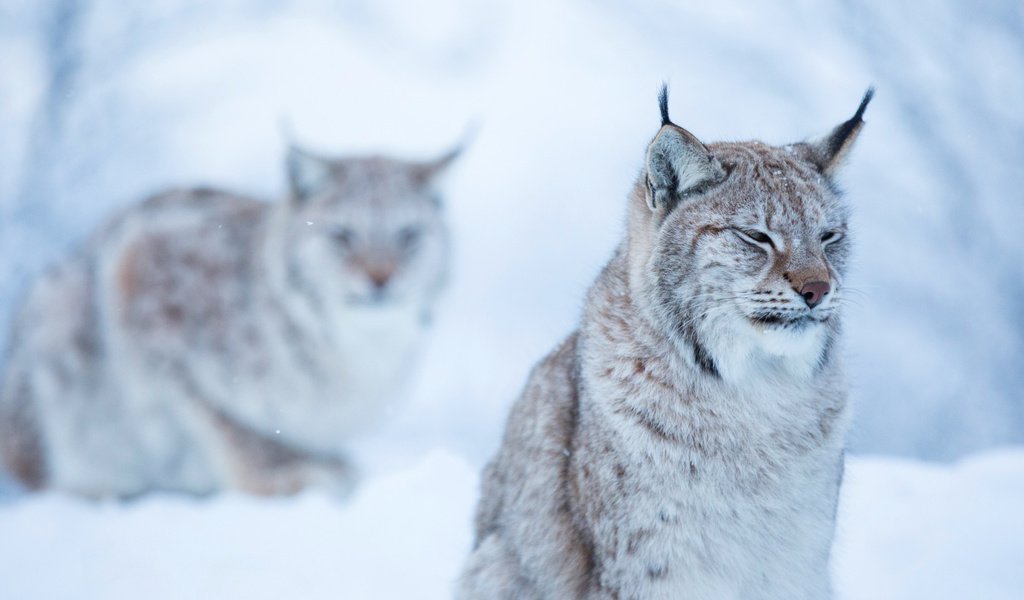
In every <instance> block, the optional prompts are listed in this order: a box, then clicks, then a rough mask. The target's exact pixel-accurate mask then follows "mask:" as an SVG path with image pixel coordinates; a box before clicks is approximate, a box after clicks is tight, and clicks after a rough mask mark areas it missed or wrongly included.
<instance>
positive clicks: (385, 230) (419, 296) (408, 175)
mask: <svg viewBox="0 0 1024 600" xmlns="http://www.w3.org/2000/svg"><path fill="white" fill-rule="evenodd" d="M458 154H459V149H455V150H453V151H451V152H449V153H447V154H445V155H444V156H442V157H440V158H438V159H436V160H433V161H428V162H411V161H403V160H396V159H392V158H385V157H378V156H373V157H363V158H342V159H332V158H325V157H322V156H317V155H314V154H312V153H310V152H307V151H305V150H302V149H299V148H296V147H294V146H293V147H292V148H291V149H290V150H289V152H288V157H287V168H288V176H289V182H290V187H291V197H290V201H289V204H288V207H287V210H288V218H287V221H288V242H287V245H286V248H287V249H286V252H287V253H288V257H287V261H288V263H287V271H288V273H287V277H288V280H289V284H290V285H292V286H298V287H300V288H302V289H303V291H304V292H305V293H308V294H310V295H313V296H316V301H317V302H318V303H319V304H322V305H325V306H339V305H348V306H359V307H367V308H369V307H383V306H389V305H394V304H402V303H407V302H410V301H412V302H415V301H422V300H424V299H426V300H429V299H431V298H432V297H433V296H434V295H435V293H436V292H437V291H438V290H439V289H440V287H441V285H442V283H443V280H444V277H445V274H446V268H447V262H448V242H449V240H448V232H447V229H446V227H445V223H444V220H443V214H442V212H443V211H442V203H441V199H440V195H439V193H438V190H437V183H438V178H439V177H440V175H441V174H442V173H443V172H444V171H445V170H446V169H447V167H448V166H449V165H450V164H451V163H452V162H453V161H454V160H455V158H456V157H457V156H458Z"/></svg>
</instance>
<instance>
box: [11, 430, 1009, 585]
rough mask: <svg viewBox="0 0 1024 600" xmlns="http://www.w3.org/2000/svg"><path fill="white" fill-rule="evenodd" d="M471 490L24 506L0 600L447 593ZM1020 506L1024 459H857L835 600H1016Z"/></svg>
mask: <svg viewBox="0 0 1024 600" xmlns="http://www.w3.org/2000/svg"><path fill="white" fill-rule="evenodd" d="M476 480H477V469H476V467H474V466H471V465H470V464H469V463H468V462H467V461H466V460H465V459H463V458H461V457H460V456H458V455H457V454H454V453H451V452H446V451H441V450H438V451H434V452H431V453H429V454H428V455H426V456H424V457H422V458H420V459H418V460H415V461H413V462H412V463H411V464H409V465H408V466H406V467H405V468H402V469H399V470H397V471H394V472H392V473H391V474H388V475H384V476H381V477H378V478H375V479H373V480H371V481H369V482H368V483H367V485H366V486H365V487H363V488H362V489H361V490H360V491H359V492H358V493H357V495H356V497H355V498H354V499H353V500H352V501H351V503H350V504H346V505H342V504H339V503H338V502H336V501H334V500H333V499H331V498H327V497H324V496H321V495H318V494H313V493H309V494H305V495H303V496H301V497H298V498H294V499H283V500H271V501H267V500H255V499H251V498H245V497H234V496H225V497H220V498H217V499H214V500H211V501H207V502H200V503H196V502H194V501H191V500H186V499H181V498H174V497H156V498H150V499H147V500H143V501H140V502H137V503H134V504H130V505H126V506H120V505H105V506H101V507H96V506H94V505H91V504H83V503H81V502H79V501H77V500H73V499H68V498H65V497H60V496H55V495H48V496H45V497H41V498H36V499H33V500H32V501H29V502H19V503H16V504H14V505H12V506H8V507H6V508H5V509H4V510H0V540H2V543H0V598H5V599H8V598H10V599H38V600H46V599H55V600H56V599H61V600H63V599H66V598H80V599H83V600H91V599H103V600H115V599H125V600H133V599H136V598H147V599H150V600H161V599H164V598H166V599H181V598H217V599H225V600H231V599H236V598H237V599H245V600H257V599H261V598H267V599H280V598H302V599H308V600H313V599H318V598H325V599H326V598H331V599H338V598H345V599H352V600H361V599H368V600H377V599H392V598H394V599H412V598H416V599H425V600H426V599H432V598H437V599H442V598H449V597H450V593H451V584H452V580H453V578H454V577H456V574H457V572H458V569H459V566H460V564H461V561H462V560H463V558H464V556H465V553H466V552H467V550H468V547H469V544H470V543H471V532H470V518H471V514H472V505H473V502H474V497H475V494H476ZM1022 506H1024V449H1012V450H1005V451H995V452H991V453H988V454H984V455H979V456H975V457H972V458H970V459H967V460H964V461H961V462H959V463H957V464H954V465H948V466H938V465H935V464H929V463H923V462H913V461H908V460H898V459H883V458H860V457H857V458H852V459H850V461H849V466H848V471H847V481H846V485H845V488H844V494H843V499H842V502H841V504H840V519H839V538H838V541H837V544H836V548H835V551H834V558H835V560H834V573H835V577H836V587H837V598H838V599H839V600H888V599H892V600H916V599H922V600H945V599H949V600H964V599H967V598H969V599H971V600H975V599H977V600H1019V599H1020V598H1021V590H1024V568H1022V562H1021V561H1022V560H1024V558H1022V557H1024V516H1022V512H1021V507H1022ZM43 565H46V567H43Z"/></svg>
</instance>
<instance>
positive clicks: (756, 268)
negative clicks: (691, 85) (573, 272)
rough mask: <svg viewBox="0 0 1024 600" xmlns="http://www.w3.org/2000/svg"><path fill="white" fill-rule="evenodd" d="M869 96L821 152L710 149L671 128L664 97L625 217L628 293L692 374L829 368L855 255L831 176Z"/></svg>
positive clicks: (742, 146)
mask: <svg viewBox="0 0 1024 600" xmlns="http://www.w3.org/2000/svg"><path fill="white" fill-rule="evenodd" d="M872 93H873V91H872V90H870V89H869V90H868V92H867V93H866V94H865V96H864V99H863V101H862V102H861V104H860V107H859V108H858V109H857V112H856V113H855V114H854V115H853V117H852V118H850V119H849V120H847V121H845V122H844V123H842V124H840V125H839V126H837V127H836V128H835V129H833V130H832V131H831V132H830V133H829V134H828V135H826V136H824V137H823V138H821V139H819V140H816V141H811V142H800V143H796V144H790V145H787V146H768V145H766V144H763V143H760V142H743V143H713V144H707V145H705V144H703V143H702V142H701V141H700V140H698V139H697V138H696V137H695V136H694V135H693V134H691V133H690V132H688V131H686V130H685V129H683V128H681V127H679V126H678V125H676V124H674V123H673V122H672V121H671V120H670V119H669V116H668V106H667V104H668V100H667V93H666V90H665V89H662V93H661V96H660V103H661V113H662V126H661V129H660V130H659V131H658V133H657V135H655V137H654V139H653V140H652V141H651V143H650V145H649V146H648V149H647V159H646V165H645V167H646V168H645V170H644V173H643V175H642V176H641V180H640V183H638V185H637V188H636V189H635V192H634V195H633V199H632V204H631V207H630V235H629V246H628V252H629V260H630V282H631V288H632V289H634V290H639V291H640V295H641V297H642V298H645V299H646V301H645V304H646V306H647V307H648V308H649V309H650V311H651V313H652V315H653V317H654V318H655V319H656V321H657V322H658V323H660V325H661V326H662V327H664V328H665V329H667V330H668V331H670V332H671V336H672V338H673V339H674V340H675V341H676V342H677V343H678V344H679V346H680V348H682V349H683V353H684V354H686V355H688V356H689V357H692V360H693V362H694V364H695V366H696V367H697V368H699V369H701V370H702V371H704V372H706V373H708V374H711V375H714V376H716V377H721V378H723V379H726V380H736V379H738V378H741V377H742V376H744V375H745V374H747V373H749V372H750V370H751V369H752V368H758V367H759V366H761V367H766V366H768V365H772V366H771V368H770V369H769V370H768V371H767V372H777V368H776V367H777V366H778V365H779V364H780V363H781V364H784V365H787V366H788V367H790V368H791V370H793V371H794V372H796V373H800V374H803V375H809V374H811V373H813V372H815V370H816V369H818V368H823V367H824V366H826V365H828V364H829V362H830V360H831V356H830V350H831V348H832V346H833V343H834V341H835V338H836V336H837V335H838V332H839V314H840V309H841V307H842V299H843V294H844V289H843V284H844V277H845V275H846V271H847V260H848V255H849V251H850V238H849V234H848V228H847V220H848V219H847V217H848V211H847V208H846V206H845V205H844V203H843V202H842V199H841V198H840V194H839V192H838V189H837V187H836V185H835V183H834V181H833V176H834V173H835V170H836V168H837V167H838V166H839V164H840V163H841V161H842V158H843V156H844V155H845V154H846V153H847V151H848V150H849V149H850V147H851V145H852V144H853V142H854V140H855V139H856V137H857V134H858V133H859V131H860V129H861V127H862V126H863V124H864V121H863V120H862V118H861V117H862V115H863V113H864V109H865V107H866V106H867V104H868V102H869V101H870V100H871V96H872Z"/></svg>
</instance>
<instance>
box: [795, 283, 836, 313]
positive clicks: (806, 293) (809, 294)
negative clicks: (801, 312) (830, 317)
mask: <svg viewBox="0 0 1024 600" xmlns="http://www.w3.org/2000/svg"><path fill="white" fill-rule="evenodd" d="M830 289H831V288H830V287H829V285H828V282H827V281H811V282H809V283H805V284H804V286H803V287H802V288H800V295H801V296H803V298H804V302H806V303H807V307H808V308H814V307H815V306H817V305H819V304H821V301H822V300H824V299H825V296H826V295H827V294H828V292H829V290H830Z"/></svg>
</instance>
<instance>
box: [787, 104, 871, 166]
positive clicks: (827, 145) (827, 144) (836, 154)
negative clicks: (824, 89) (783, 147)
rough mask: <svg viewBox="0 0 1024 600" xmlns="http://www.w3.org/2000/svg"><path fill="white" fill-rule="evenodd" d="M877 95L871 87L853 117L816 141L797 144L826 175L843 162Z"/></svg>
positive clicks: (808, 158)
mask: <svg viewBox="0 0 1024 600" xmlns="http://www.w3.org/2000/svg"><path fill="white" fill-rule="evenodd" d="M874 95H875V88H873V87H869V88H868V90H867V92H865V93H864V98H863V99H862V100H861V101H860V106H858V107H857V112H856V113H854V115H853V116H852V117H850V118H849V119H848V120H846V121H844V122H843V123H840V124H839V125H837V126H836V127H835V128H834V129H833V130H832V131H831V132H829V134H828V135H826V136H825V137H823V138H821V139H819V140H817V141H814V142H806V143H801V144H797V145H796V146H795V147H796V148H798V149H800V150H801V152H802V153H803V155H804V157H805V158H806V159H807V160H809V161H810V162H811V163H812V164H814V166H816V167H817V168H818V170H819V171H820V172H821V173H822V174H824V175H831V174H832V173H833V171H835V169H836V167H837V166H838V165H839V164H840V163H842V161H843V158H844V157H845V156H846V154H847V152H849V151H850V148H851V147H853V142H854V141H855V140H856V139H857V135H858V134H859V133H860V130H861V128H862V127H863V126H864V111H865V109H867V107H868V103H869V102H871V98H872V97H874Z"/></svg>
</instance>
